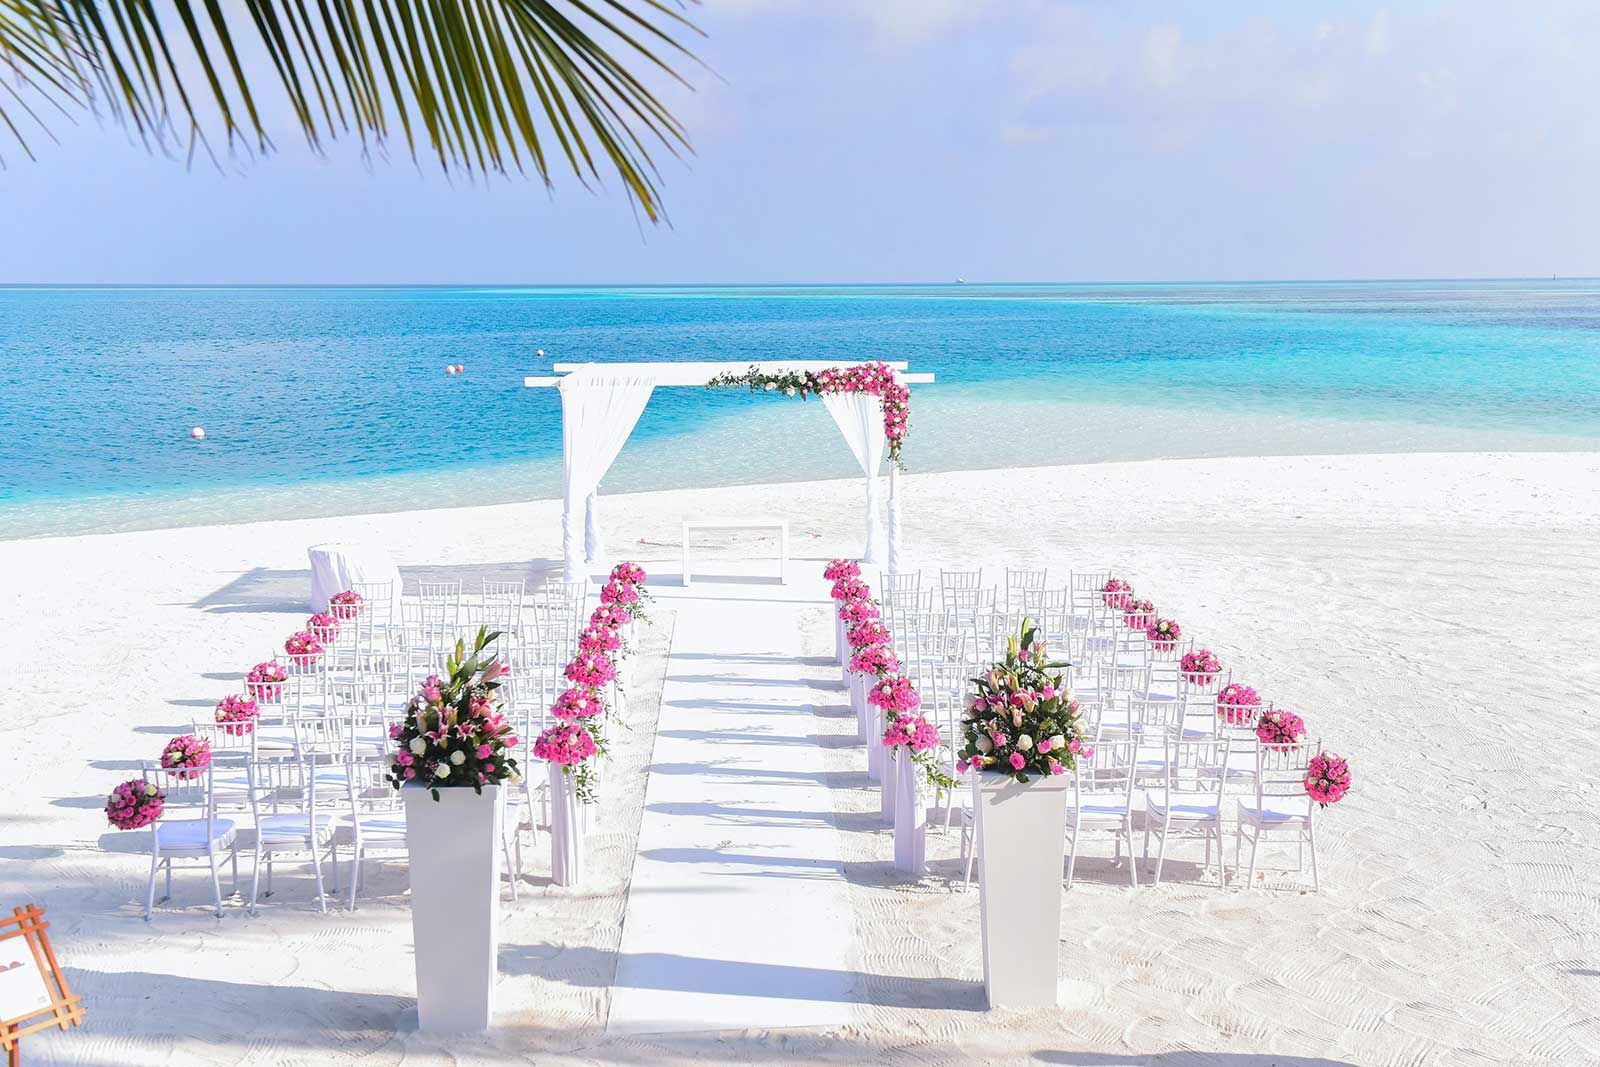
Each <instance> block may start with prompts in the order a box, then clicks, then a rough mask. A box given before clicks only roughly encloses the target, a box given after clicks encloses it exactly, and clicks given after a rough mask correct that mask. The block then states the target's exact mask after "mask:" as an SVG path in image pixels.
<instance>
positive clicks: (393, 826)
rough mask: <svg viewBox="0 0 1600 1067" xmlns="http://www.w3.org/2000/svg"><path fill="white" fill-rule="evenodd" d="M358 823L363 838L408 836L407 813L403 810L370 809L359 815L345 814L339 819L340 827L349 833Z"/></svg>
mask: <svg viewBox="0 0 1600 1067" xmlns="http://www.w3.org/2000/svg"><path fill="white" fill-rule="evenodd" d="M357 823H359V824H360V826H361V836H362V837H363V838H368V837H405V836H406V813H405V812H403V811H370V812H363V813H362V814H361V815H360V816H359V817H357V816H353V815H345V816H343V817H341V818H340V820H339V829H340V830H341V831H343V832H344V833H346V834H347V835H348V834H349V833H350V832H352V831H354V830H355V828H356V824H357Z"/></svg>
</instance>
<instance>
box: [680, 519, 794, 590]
mask: <svg viewBox="0 0 1600 1067" xmlns="http://www.w3.org/2000/svg"><path fill="white" fill-rule="evenodd" d="M706 530H750V531H755V532H769V531H776V532H777V535H778V582H779V584H782V583H784V582H786V581H788V577H787V575H788V573H789V523H788V522H787V520H784V519H759V518H758V519H688V520H686V521H685V522H684V524H683V584H684V586H685V587H687V586H688V585H689V583H690V581H691V578H690V568H689V543H690V539H691V538H692V537H693V535H694V534H696V533H701V532H703V531H706Z"/></svg>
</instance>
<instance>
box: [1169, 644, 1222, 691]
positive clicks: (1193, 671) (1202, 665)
mask: <svg viewBox="0 0 1600 1067" xmlns="http://www.w3.org/2000/svg"><path fill="white" fill-rule="evenodd" d="M1178 669H1179V670H1180V671H1182V672H1183V680H1184V681H1186V682H1188V683H1189V684H1190V685H1196V686H1200V687H1202V688H1205V689H1209V688H1211V687H1212V686H1213V685H1215V684H1216V682H1217V675H1219V674H1221V673H1222V661H1221V660H1220V659H1218V658H1217V654H1216V653H1215V652H1213V651H1211V650H1210V649H1209V648H1202V649H1200V650H1198V651H1196V652H1185V653H1184V654H1183V658H1182V659H1180V660H1179V661H1178Z"/></svg>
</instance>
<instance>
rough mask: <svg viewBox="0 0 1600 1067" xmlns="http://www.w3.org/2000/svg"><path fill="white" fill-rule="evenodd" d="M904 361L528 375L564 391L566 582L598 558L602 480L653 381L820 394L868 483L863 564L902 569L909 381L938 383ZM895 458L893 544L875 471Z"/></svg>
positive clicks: (629, 366) (613, 366) (659, 366)
mask: <svg viewBox="0 0 1600 1067" xmlns="http://www.w3.org/2000/svg"><path fill="white" fill-rule="evenodd" d="M906 367H907V365H906V364H905V363H885V362H877V361H874V362H868V363H858V364H840V363H830V362H823V361H820V360H764V361H760V362H756V363H674V362H661V363H557V364H555V365H554V366H553V367H552V368H551V370H552V371H553V372H554V373H553V374H552V375H547V376H529V377H527V378H524V379H523V382H522V384H523V385H524V386H526V387H528V388H530V389H541V388H543V389H549V388H554V389H558V390H560V392H561V454H562V475H561V498H562V510H561V555H562V565H563V567H564V569H565V571H566V574H567V577H568V579H569V580H572V579H575V578H576V577H577V576H579V575H584V574H587V573H588V566H589V564H593V563H598V562H601V561H602V560H603V559H604V557H605V546H604V545H603V544H602V543H601V540H600V528H599V522H598V521H597V520H598V516H599V511H598V508H599V490H600V480H601V479H602V478H604V477H605V474H606V471H608V470H609V469H610V468H611V464H612V463H613V462H614V461H615V460H616V458H617V454H618V453H620V452H621V451H622V446H623V445H624V444H625V443H626V442H627V440H628V435H629V434H631V433H632V432H633V428H634V426H635V425H637V423H638V421H639V416H640V415H641V414H642V413H643V412H644V409H645V405H646V404H648V403H649V402H650V395H651V394H652V393H653V392H655V389H656V387H657V386H696V387H699V388H706V387H716V386H743V387H748V388H750V389H751V390H753V391H758V392H777V393H781V394H783V395H786V396H807V395H810V394H811V393H816V394H817V395H819V396H820V397H821V398H822V403H823V406H824V407H825V408H826V409H827V411H828V414H829V415H831V416H832V417H833V421H834V424H835V425H836V426H838V427H839V431H840V433H842V434H843V435H844V439H845V443H846V444H848V445H849V446H850V451H851V453H852V454H853V455H854V456H855V458H856V462H857V463H858V464H859V465H860V467H861V473H862V474H863V475H864V476H865V477H866V481H867V504H866V506H867V541H866V549H865V551H864V552H863V554H862V562H865V563H874V564H879V565H882V566H885V567H886V568H887V569H888V570H889V571H891V572H892V571H896V570H898V569H899V568H900V557H901V549H900V511H899V503H900V501H899V497H900V484H899V446H900V443H901V440H902V438H903V436H904V433H905V426H906V422H905V405H904V397H905V394H906V390H905V387H907V386H910V385H922V384H926V383H928V382H932V381H933V380H934V379H933V375H932V374H910V373H907V372H906ZM886 450H887V451H889V452H890V453H891V460H892V462H891V463H890V464H889V529H888V537H887V542H885V537H884V531H883V528H882V526H881V524H880V523H879V521H878V505H879V474H880V471H881V470H882V466H883V458H884V453H885V451H886Z"/></svg>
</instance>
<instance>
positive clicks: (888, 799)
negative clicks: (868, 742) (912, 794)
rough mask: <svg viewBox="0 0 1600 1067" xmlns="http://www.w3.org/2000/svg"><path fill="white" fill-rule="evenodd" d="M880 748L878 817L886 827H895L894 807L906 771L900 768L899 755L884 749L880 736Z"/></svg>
mask: <svg viewBox="0 0 1600 1067" xmlns="http://www.w3.org/2000/svg"><path fill="white" fill-rule="evenodd" d="M877 746H878V761H879V762H878V767H879V779H878V817H879V818H880V819H881V820H882V821H883V825H885V826H893V825H894V805H895V800H896V799H897V797H898V793H897V790H898V788H899V786H898V784H897V783H898V780H899V776H900V773H901V772H902V771H903V770H904V768H903V767H901V766H900V763H901V759H900V755H899V753H898V752H897V751H896V750H895V749H892V748H884V747H883V738H882V736H881V735H880V736H879V738H878V741H877Z"/></svg>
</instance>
